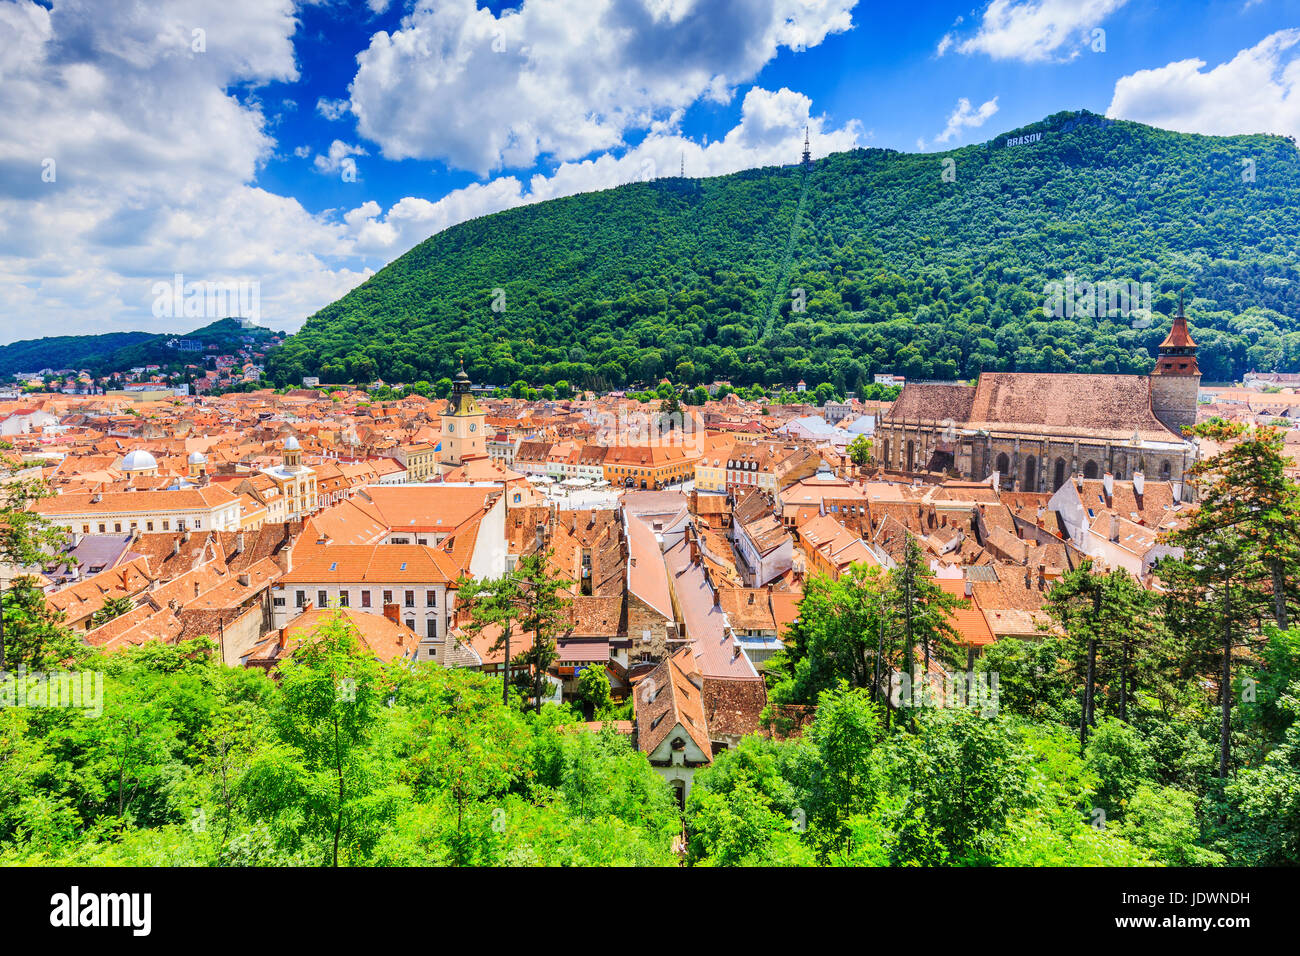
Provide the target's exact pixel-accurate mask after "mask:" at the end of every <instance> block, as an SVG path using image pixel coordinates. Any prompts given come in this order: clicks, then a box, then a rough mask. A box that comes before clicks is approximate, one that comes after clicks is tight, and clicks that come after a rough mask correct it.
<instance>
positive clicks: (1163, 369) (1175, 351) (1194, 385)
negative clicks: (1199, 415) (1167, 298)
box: [1151, 299, 1201, 435]
mask: <svg viewBox="0 0 1300 956" xmlns="http://www.w3.org/2000/svg"><path fill="white" fill-rule="evenodd" d="M1200 390H1201V369H1200V366H1198V365H1197V364H1196V343H1195V342H1194V341H1192V334H1191V333H1190V332H1189V331H1188V330H1187V317H1186V316H1184V315H1183V302H1182V299H1179V300H1178V315H1176V316H1175V317H1174V324H1173V327H1172V328H1171V329H1170V330H1169V334H1168V335H1167V336H1166V337H1165V340H1164V342H1162V343H1161V344H1160V357H1159V358H1158V359H1157V360H1156V367H1155V369H1154V370H1153V371H1152V372H1151V411H1152V412H1154V413H1155V416H1156V418H1158V419H1160V421H1161V422H1162V423H1163V424H1164V425H1165V427H1166V428H1168V429H1169V430H1170V431H1172V432H1174V433H1175V434H1178V435H1181V434H1182V430H1183V428H1190V427H1191V426H1192V425H1195V424H1196V404H1197V397H1198V395H1199V394H1200Z"/></svg>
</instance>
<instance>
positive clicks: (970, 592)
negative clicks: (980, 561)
mask: <svg viewBox="0 0 1300 956" xmlns="http://www.w3.org/2000/svg"><path fill="white" fill-rule="evenodd" d="M974 596H975V585H974V584H973V583H972V582H971V579H970V578H967V579H966V597H968V598H972V597H974Z"/></svg>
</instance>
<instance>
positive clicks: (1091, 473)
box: [1083, 458, 1097, 478]
mask: <svg viewBox="0 0 1300 956" xmlns="http://www.w3.org/2000/svg"><path fill="white" fill-rule="evenodd" d="M1083 477H1085V478H1096V477H1097V463H1096V462H1095V461H1093V460H1092V459H1091V458H1089V459H1088V463H1087V464H1086V465H1084V466H1083Z"/></svg>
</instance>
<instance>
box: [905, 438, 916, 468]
mask: <svg viewBox="0 0 1300 956" xmlns="http://www.w3.org/2000/svg"><path fill="white" fill-rule="evenodd" d="M915 462H916V442H914V441H908V443H907V470H908V471H911V470H912V466H913V464H915Z"/></svg>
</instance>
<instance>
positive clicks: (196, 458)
mask: <svg viewBox="0 0 1300 956" xmlns="http://www.w3.org/2000/svg"><path fill="white" fill-rule="evenodd" d="M189 460H190V464H191V465H204V464H207V461H208V456H207V455H205V454H203V452H201V451H196V452H194V453H193V454H191V455H190V459H189Z"/></svg>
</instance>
